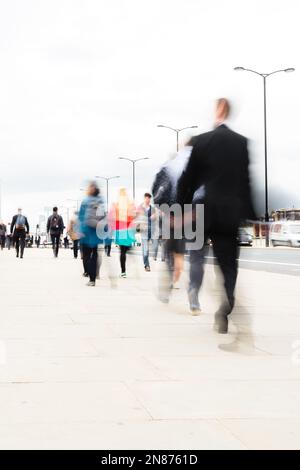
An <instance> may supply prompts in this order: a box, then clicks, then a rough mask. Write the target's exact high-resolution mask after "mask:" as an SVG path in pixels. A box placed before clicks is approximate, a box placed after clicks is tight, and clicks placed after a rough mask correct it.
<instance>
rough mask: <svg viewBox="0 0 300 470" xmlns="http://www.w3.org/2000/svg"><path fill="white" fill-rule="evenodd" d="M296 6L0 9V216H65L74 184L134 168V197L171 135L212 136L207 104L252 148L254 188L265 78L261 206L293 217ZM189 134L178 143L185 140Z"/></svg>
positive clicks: (112, 0) (170, 2)
mask: <svg viewBox="0 0 300 470" xmlns="http://www.w3.org/2000/svg"><path fill="white" fill-rule="evenodd" d="M299 14H300V4H299V1H297V0H285V1H284V2H282V1H277V0H275V1H274V0H273V1H270V0H259V1H258V0H251V1H248V0H243V1H236V0H226V1H224V0H210V1H209V2H208V1H207V0H206V1H202V0H151V1H150V0H149V1H145V0H126V1H125V0H109V1H107V0H106V1H104V0H43V1H40V0H26V1H24V0H10V1H9V2H8V1H6V0H0V64H1V74H0V83H1V86H0V178H1V181H2V216H3V219H4V220H5V221H8V220H9V219H10V218H11V216H12V215H13V213H15V211H16V208H17V207H18V206H20V205H21V206H22V207H23V210H24V213H26V214H27V215H28V216H29V218H30V222H31V225H32V226H33V225H34V224H36V223H37V220H38V216H39V215H40V214H42V213H43V212H44V207H46V206H53V205H54V204H57V205H60V206H65V207H66V206H72V202H71V201H67V199H68V198H71V199H77V198H80V197H81V195H82V193H81V192H80V188H81V187H82V185H83V181H84V180H86V179H88V178H90V177H93V176H94V175H104V176H110V175H120V177H121V178H120V180H117V182H114V183H112V185H111V187H112V195H113V194H114V192H115V190H116V188H117V187H118V186H120V185H122V186H127V187H129V188H131V167H130V166H129V163H128V162H124V161H118V160H117V157H118V156H120V155H121V156H129V157H133V158H135V157H140V156H149V157H151V160H149V161H145V162H141V163H139V164H138V166H137V194H138V196H139V197H140V196H141V195H142V193H143V192H144V191H145V190H149V189H150V187H151V182H152V180H153V176H154V174H155V171H156V169H157V168H158V167H159V166H160V165H161V163H163V162H164V161H165V160H166V159H167V158H168V157H169V156H170V154H171V153H172V151H173V150H174V148H175V134H173V133H172V132H171V131H168V130H165V129H158V128H157V127H156V125H157V124H159V123H162V124H167V125H170V126H174V127H184V126H188V125H196V124H197V125H198V126H199V131H204V130H208V129H209V128H210V127H211V125H212V107H213V100H214V99H215V98H216V97H218V96H221V95H224V96H228V97H229V98H231V99H232V101H233V102H234V103H235V104H236V112H235V114H234V117H233V119H232V121H233V122H232V127H233V128H234V129H235V130H237V131H239V132H242V133H244V134H245V135H246V136H248V137H249V138H250V139H251V142H252V145H251V149H252V152H251V157H252V162H253V172H254V180H255V183H256V186H257V187H258V188H260V189H262V188H263V179H262V178H263V164H264V162H263V147H262V129H263V128H262V124H263V120H262V118H263V115H262V83H261V80H260V77H258V76H255V75H251V74H246V73H237V72H233V70H232V69H233V67H234V66H235V65H243V66H245V67H249V68H254V69H256V70H258V71H261V72H269V71H272V70H275V69H278V68H285V67H295V68H296V73H294V74H278V75H275V76H274V77H270V79H269V82H268V100H269V102H268V113H269V122H268V129H269V171H270V175H269V176H270V186H271V191H270V198H271V203H270V206H271V208H272V207H276V206H278V205H279V206H283V205H295V206H300V197H299V170H300V164H299V140H298V136H299V131H298V120H299V117H298V109H299V106H300V89H299V86H298V84H299V73H300V66H299V65H300V64H299V51H298V49H299V32H298V31H299ZM189 135H190V134H189V133H187V134H185V135H184V136H183V137H184V139H186V138H188V136H189Z"/></svg>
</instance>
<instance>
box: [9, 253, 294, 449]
mask: <svg viewBox="0 0 300 470" xmlns="http://www.w3.org/2000/svg"><path fill="white" fill-rule="evenodd" d="M116 258H117V255H116V254H114V255H113V259H111V260H108V259H106V260H105V261H106V262H112V263H116V262H117V259H116ZM140 261H141V260H140V258H139V257H132V262H131V265H129V267H128V274H129V277H128V278H127V279H120V280H119V281H118V287H117V288H115V289H111V287H110V282H109V280H108V279H107V275H106V266H103V277H102V279H101V280H100V281H99V282H98V284H97V286H96V288H89V287H86V286H85V283H86V280H85V279H83V278H82V277H81V262H80V260H77V261H76V260H73V259H72V255H71V252H70V251H61V253H60V258H59V259H57V260H55V259H53V258H52V253H51V250H49V249H48V250H47V249H40V250H37V249H28V250H27V251H26V254H25V258H24V259H23V260H19V259H16V258H15V256H14V252H13V251H11V252H7V251H6V252H0V299H1V300H0V362H1V364H0V394H1V395H0V396H1V399H0V416H1V420H0V448H1V449H14V448H25V449H31V448H33V449H58V448H70V449H73V448H83V449H89V448H96V449H138V448H145V449H246V448H250V449H254V448H256V449H260V448H269V449H270V448H275V449H276V448H277V449H278V448H280V449H284V448H294V449H295V448H299V447H300V399H299V398H300V310H299V303H300V302H299V301H300V291H299V278H297V277H293V276H287V275H278V274H272V273H264V272H260V271H250V270H240V276H239V282H238V289H237V306H236V308H235V313H234V318H233V319H234V323H233V322H232V323H231V325H230V334H229V335H227V336H223V335H218V334H216V333H215V332H213V330H212V324H213V312H214V309H215V308H216V305H217V303H218V300H219V298H220V288H219V287H218V286H217V285H216V282H215V280H216V275H215V269H214V267H213V266H207V269H206V276H205V284H204V288H203V292H202V295H201V302H202V307H203V313H202V315H201V316H199V317H192V316H191V315H190V314H189V312H188V310H187V305H186V295H185V291H184V288H182V289H179V290H178V291H174V294H173V298H172V300H171V302H170V304H169V305H168V306H165V305H162V304H160V303H159V302H158V301H157V300H156V298H155V295H154V291H155V287H156V285H157V277H158V276H157V271H158V270H159V269H161V265H162V263H160V262H156V264H154V263H152V265H153V267H154V269H153V271H152V272H151V273H145V272H143V270H142V269H141V268H142V267H141V266H140ZM183 282H184V280H183Z"/></svg>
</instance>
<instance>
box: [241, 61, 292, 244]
mask: <svg viewBox="0 0 300 470" xmlns="http://www.w3.org/2000/svg"><path fill="white" fill-rule="evenodd" d="M234 70H235V71H237V72H251V73H255V74H256V75H259V76H260V77H262V79H263V92H264V149H265V222H266V246H267V247H268V246H270V239H269V225H268V223H269V191H268V140H267V78H268V77H270V75H275V73H280V72H285V73H289V72H294V71H295V69H294V68H292V67H290V68H287V69H280V70H274V72H270V73H260V72H257V71H256V70H251V69H246V68H245V67H234Z"/></svg>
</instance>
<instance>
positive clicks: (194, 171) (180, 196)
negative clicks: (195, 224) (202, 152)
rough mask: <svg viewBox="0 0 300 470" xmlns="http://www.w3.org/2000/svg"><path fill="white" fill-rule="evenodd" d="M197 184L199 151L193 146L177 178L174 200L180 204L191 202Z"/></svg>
mask: <svg viewBox="0 0 300 470" xmlns="http://www.w3.org/2000/svg"><path fill="white" fill-rule="evenodd" d="M198 186H199V152H198V147H197V146H196V147H194V148H193V150H192V153H191V156H190V158H189V161H188V164H187V166H186V168H185V170H184V171H183V173H182V175H181V177H180V178H179V181H178V184H177V197H176V201H177V202H178V203H179V204H181V205H182V206H183V205H184V204H191V203H192V201H193V195H194V192H195V191H196V189H197V188H198Z"/></svg>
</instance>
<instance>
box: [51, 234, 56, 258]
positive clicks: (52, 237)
mask: <svg viewBox="0 0 300 470" xmlns="http://www.w3.org/2000/svg"><path fill="white" fill-rule="evenodd" d="M50 237H51V243H52V251H53V254H54V256H55V235H52V234H50Z"/></svg>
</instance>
